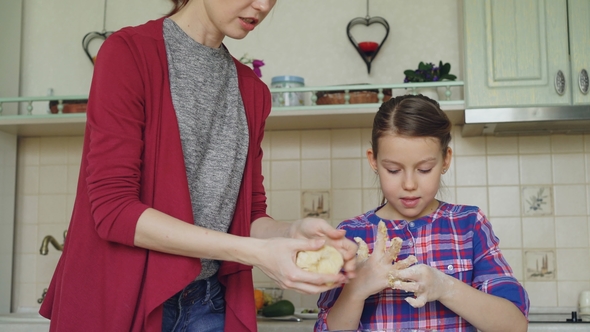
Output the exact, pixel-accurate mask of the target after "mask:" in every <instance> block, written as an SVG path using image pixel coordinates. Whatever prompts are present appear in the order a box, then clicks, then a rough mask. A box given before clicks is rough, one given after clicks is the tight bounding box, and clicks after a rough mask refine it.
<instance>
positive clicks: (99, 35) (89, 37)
mask: <svg viewBox="0 0 590 332" xmlns="http://www.w3.org/2000/svg"><path fill="white" fill-rule="evenodd" d="M112 33H113V32H112V31H103V32H97V31H92V32H89V33H87V34H86V35H85V36H84V38H82V48H83V49H84V53H86V55H87V56H88V59H90V62H92V64H93V65H94V60H95V59H96V55H95V56H92V55H91V54H90V48H89V46H90V42H91V41H93V40H95V39H100V40H102V41H104V40H105V39H107V37H108V36H110V35H111V34H112Z"/></svg>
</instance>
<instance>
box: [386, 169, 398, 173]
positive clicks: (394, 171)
mask: <svg viewBox="0 0 590 332" xmlns="http://www.w3.org/2000/svg"><path fill="white" fill-rule="evenodd" d="M387 172H389V173H391V174H397V173H399V169H388V170H387Z"/></svg>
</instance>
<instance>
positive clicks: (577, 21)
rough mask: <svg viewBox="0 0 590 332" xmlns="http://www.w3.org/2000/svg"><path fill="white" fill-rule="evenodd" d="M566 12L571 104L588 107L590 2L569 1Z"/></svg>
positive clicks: (586, 0) (582, 0) (589, 98)
mask: <svg viewBox="0 0 590 332" xmlns="http://www.w3.org/2000/svg"><path fill="white" fill-rule="evenodd" d="M568 12H569V38H570V56H571V63H572V64H571V67H572V71H571V77H572V84H571V91H572V97H573V104H574V105H589V104H590V92H589V91H588V84H589V83H588V75H590V1H589V0H569V1H568Z"/></svg>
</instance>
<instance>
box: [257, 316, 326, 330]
mask: <svg viewBox="0 0 590 332" xmlns="http://www.w3.org/2000/svg"><path fill="white" fill-rule="evenodd" d="M314 324H315V319H302V320H301V321H300V322H293V321H278V320H272V319H264V318H260V319H258V332H308V331H313V326H314Z"/></svg>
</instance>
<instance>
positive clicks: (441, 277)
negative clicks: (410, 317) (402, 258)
mask: <svg viewBox="0 0 590 332" xmlns="http://www.w3.org/2000/svg"><path fill="white" fill-rule="evenodd" d="M392 276H393V277H395V278H397V279H401V280H405V281H396V282H394V284H393V289H401V290H404V291H407V292H413V293H414V295H415V296H416V298H412V297H407V298H406V301H407V302H408V303H409V304H410V305H411V306H412V307H414V308H420V307H423V306H424V305H425V304H426V302H430V301H436V300H439V301H441V300H444V299H445V298H447V297H452V296H453V285H454V283H455V281H456V279H455V278H453V277H451V276H448V275H446V274H444V273H443V272H441V271H439V270H437V269H435V268H433V267H430V266H428V265H425V264H418V265H414V266H411V267H408V268H406V269H402V270H396V271H395V272H393V273H392Z"/></svg>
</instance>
